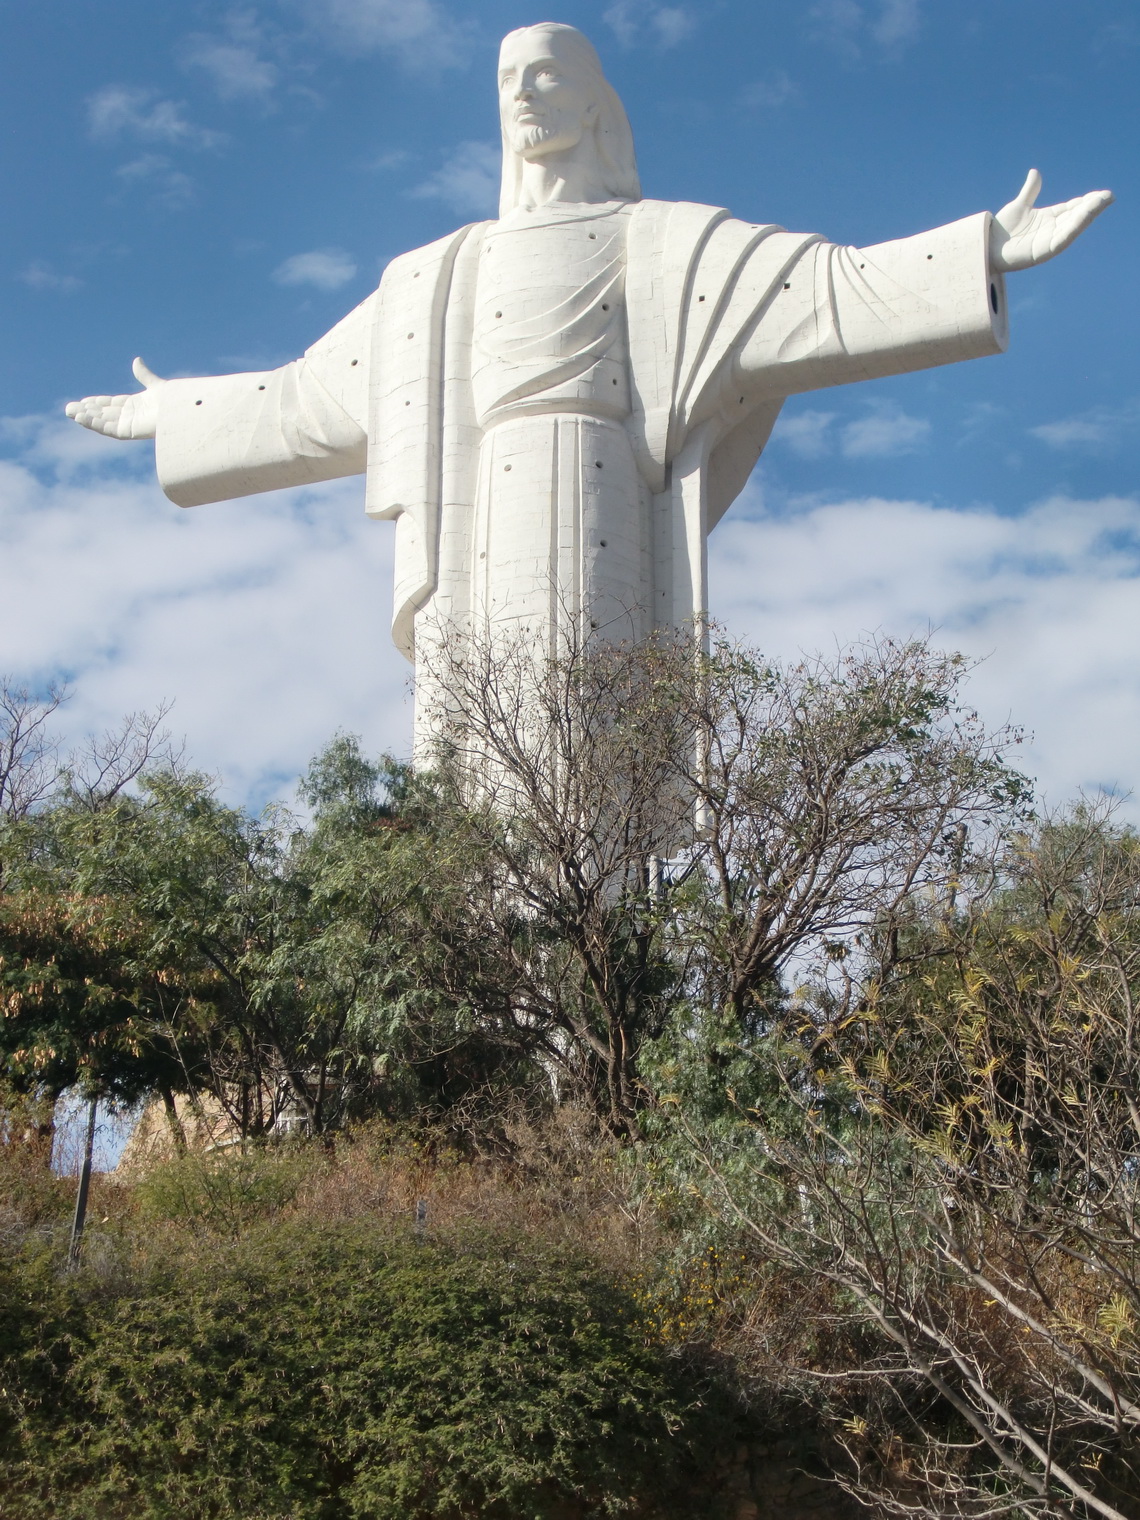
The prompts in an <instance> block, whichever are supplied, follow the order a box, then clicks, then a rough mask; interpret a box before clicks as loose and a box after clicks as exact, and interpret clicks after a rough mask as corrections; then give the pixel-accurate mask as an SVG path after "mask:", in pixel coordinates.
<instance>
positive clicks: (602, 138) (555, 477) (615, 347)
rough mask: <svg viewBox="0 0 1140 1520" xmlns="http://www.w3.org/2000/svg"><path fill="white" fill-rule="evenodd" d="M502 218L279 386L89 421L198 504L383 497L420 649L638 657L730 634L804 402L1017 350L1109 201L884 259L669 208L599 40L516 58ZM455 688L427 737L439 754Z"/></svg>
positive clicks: (418, 258) (443, 250)
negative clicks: (732, 571)
mask: <svg viewBox="0 0 1140 1520" xmlns="http://www.w3.org/2000/svg"><path fill="white" fill-rule="evenodd" d="M498 85H499V115H500V122H501V125H502V138H503V178H502V194H501V199H500V204H499V218H498V220H497V221H486V222H476V223H474V224H472V225H470V226H467V227H461V228H460V229H459V230H458V231H457V232H453V233H451V234H449V236H447V237H444V238H441V239H440V240H439V241H438V242H436V243H432V244H430V245H429V246H428V247H426V248H417V249H415V250H414V251H413V252H411V253H406V254H403V255H401V256H400V257H399V258H396V259H394V260H393V261H392V262H391V264H389V265H388V267H387V269H386V270H385V272H384V276H383V278H382V279H381V281H380V285H379V288H378V289H377V290H376V291H374V292H373V293H372V294H371V295H370V296H369V297H368V298H367V299H366V300H365V301H363V302H362V303H361V305H359V306H358V307H357V308H356V310H355V311H352V312H350V313H349V314H348V316H346V317H345V318H344V320H343V321H341V322H339V323H338V324H337V325H336V326H335V327H334V328H333V329H332V331H331V332H329V333H328V334H326V336H325V337H323V338H321V339H319V340H318V341H317V342H316V343H314V344H313V346H312V347H311V348H310V349H309V350H308V351H307V352H306V353H305V354H304V356H303V357H302V358H300V359H297V360H295V361H294V362H293V363H291V364H286V365H284V366H283V367H282V368H280V369H274V370H266V371H263V372H260V373H253V374H241V375H219V376H211V377H208V378H201V379H191V380H161V379H159V378H158V376H156V375H154V374H152V373H151V371H150V370H148V369H147V368H146V366H145V365H144V364H143V363H142V361H141V360H139V359H136V360H135V364H134V373H135V376H136V378H137V379H138V380H139V381H140V382H141V383H142V384H143V386H144V387H145V388H144V389H143V390H142V391H141V392H138V393H136V394H133V395H123V396H91V397H88V398H87V399H86V400H83V401H77V402H72V403H71V404H70V405H69V406H68V407H67V415H68V416H69V417H73V418H74V419H75V420H76V421H77V422H80V423H82V424H83V425H84V426H85V427H89V428H93V429H95V430H96V431H97V432H101V433H106V434H108V435H109V436H111V437H114V438H153V439H154V440H155V451H156V459H157V467H158V476H159V480H160V482H161V484H162V488H163V490H164V491H165V492H166V494H167V496H169V497H170V499H171V500H172V501H174V502H176V503H177V504H178V505H179V506H184V507H192V506H197V505H199V504H201V503H204V502H214V501H222V500H226V499H228V498H231V497H236V496H247V495H250V494H252V493H254V492H258V491H270V490H274V489H276V488H278V487H281V486H295V485H304V484H309V483H312V482H315V481H321V480H330V479H332V478H334V477H337V476H344V475H355V474H359V473H362V472H364V473H366V474H367V487H366V506H365V510H366V511H367V512H368V513H369V514H370V515H371V516H373V517H381V518H395V520H396V546H395V609H394V618H393V625H392V627H393V637H394V639H395V642H396V644H397V645H398V647H399V648H400V649H401V650H402V651H403V652H404V654H405V655H407V657H408V658H409V659H411V660H415V658H416V646H417V639H418V640H419V642H420V648H421V654H422V653H423V652H424V651H425V650H426V649H427V648H428V647H429V644H430V639H431V637H432V636H433V635H432V630H439V629H441V628H443V629H446V630H448V635H447V636H448V637H462V630H463V629H465V628H468V629H474V628H477V627H479V628H486V627H488V626H492V627H507V628H514V629H516V630H520V631H521V630H523V629H526V630H527V635H528V636H530V637H533V639H534V644H535V648H536V650H541V649H544V648H549V649H551V650H552V651H553V649H554V648H556V647H557V639H558V630H559V627H560V624H561V622H562V621H563V620H564V619H566V618H567V617H576V618H581V619H583V620H585V621H586V622H587V623H588V625H591V626H594V627H597V628H600V629H612V630H616V631H617V632H618V633H619V634H620V636H621V637H623V638H632V639H638V638H642V637H645V636H648V635H649V634H650V633H651V632H652V631H654V630H656V629H662V628H670V627H680V626H683V625H685V624H688V623H692V622H693V621H694V620H699V619H700V618H701V617H702V616H703V614H704V613H705V610H706V590H705V581H706V568H705V567H706V541H707V536H708V533H709V532H710V530H711V529H712V528H713V527H715V526H716V524H717V522H719V520H720V518H721V517H723V515H724V513H725V512H726V511H727V510H728V508H729V506H731V504H732V502H733V500H734V499H735V498H736V496H737V495H738V494H739V492H740V491H741V489H742V488H743V486H744V483H745V482H746V481H747V479H748V477H749V475H750V473H751V471H752V468H753V466H754V465H755V463H756V461H757V459H758V457H759V455H760V452H761V450H762V449H763V447H764V445H765V443H766V442H767V439H768V436H769V434H770V433H771V431H772V426H773V424H774V422H775V420H776V416H777V414H778V412H779V410H780V407H781V406H782V404H783V402H784V400H785V398H786V397H787V396H790V395H794V394H797V393H800V392H803V391H811V390H817V389H819V388H821V387H823V386H831V385H842V384H845V383H847V382H850V381H853V380H866V379H871V378H874V377H876V376H882V375H894V374H900V373H902V372H904V371H908V370H919V369H926V368H929V367H930V366H933V365H938V364H950V363H953V362H955V361H956V360H959V359H973V358H978V357H980V356H982V355H984V354H996V353H1000V352H1001V351H1002V350H1004V348H1005V347H1006V343H1007V337H1008V314H1007V305H1006V293H1005V276H1006V275H1007V274H1008V273H1010V272H1012V271H1015V270H1020V269H1027V268H1030V267H1031V266H1032V265H1034V264H1040V263H1043V262H1044V261H1045V260H1046V259H1049V258H1052V257H1053V256H1054V255H1055V254H1057V253H1059V252H1061V250H1062V249H1064V248H1065V247H1067V246H1068V244H1069V243H1071V242H1072V241H1073V239H1074V238H1075V237H1076V236H1077V235H1078V234H1079V233H1080V232H1081V231H1082V230H1083V229H1084V228H1085V227H1086V226H1087V225H1088V224H1089V222H1091V221H1092V219H1093V218H1094V217H1095V216H1096V215H1097V214H1098V213H1099V212H1100V211H1102V210H1103V209H1104V207H1105V206H1107V205H1108V204H1109V202H1110V201H1111V200H1112V196H1111V194H1110V193H1109V192H1108V191H1103V190H1102V191H1094V192H1092V193H1091V194H1088V195H1084V196H1080V197H1078V198H1076V199H1074V200H1071V201H1067V202H1065V203H1064V204H1063V205H1058V206H1049V207H1042V208H1036V207H1035V202H1036V198H1037V193H1038V190H1039V188H1040V183H1041V181H1040V176H1039V175H1038V174H1037V172H1036V171H1035V170H1034V171H1031V173H1030V174H1029V177H1028V179H1027V180H1026V182H1025V185H1024V187H1023V188H1022V190H1021V192H1020V194H1019V195H1018V196H1017V197H1016V199H1014V200H1012V201H1011V202H1010V203H1009V204H1008V205H1007V206H1004V207H1003V208H1002V210H1000V211H999V212H997V213H996V215H991V214H990V213H989V212H986V211H982V212H978V213H976V214H975V215H973V216H968V217H966V218H964V219H963V220H962V221H957V222H952V223H950V224H949V225H948V226H945V227H938V228H935V230H934V231H932V232H924V233H920V234H919V235H918V236H917V237H909V238H901V239H899V240H898V241H895V242H889V243H879V244H876V245H875V246H873V247H869V248H851V247H841V246H839V245H837V244H834V243H829V242H826V241H825V240H824V239H822V238H820V237H817V236H815V235H814V234H804V233H792V232H785V231H784V230H783V229H782V228H780V227H775V226H771V225H769V224H766V223H757V222H746V221H738V220H736V219H735V218H734V217H732V216H730V215H729V213H728V212H727V211H724V210H721V209H719V208H718V207H715V206H701V205H695V204H693V203H691V202H687V201H679V202H678V201H655V200H644V199H642V196H641V187H640V184H639V181H638V175H637V167H636V163H635V160H634V152H633V138H632V135H631V132H630V127H629V122H628V120H627V118H626V114H625V111H624V109H623V107H622V105H621V102H620V101H619V99H618V97H617V95H616V94H615V92H614V90H613V88H612V87H611V86H610V85H609V84H608V82H607V81H606V79H605V76H604V75H603V73H602V68H601V64H600V62H599V60H598V56H597V53H596V52H595V51H594V48H593V46H592V45H591V44H590V42H589V41H588V40H587V39H586V38H585V37H584V36H583V35H582V33H581V32H579V31H577V30H576V29H575V28H574V27H571V26H563V25H561V24H558V23H554V22H543V23H541V24H539V25H537V26H530V27H525V28H522V29H521V30H519V31H515V32H512V33H510V35H509V36H508V37H507V38H506V39H505V40H504V42H503V45H502V50H501V53H500V58H499V79H498ZM427 685H428V683H420V688H421V689H420V690H419V691H418V695H417V717H416V723H417V735H418V738H419V740H420V741H421V742H422V741H424V740H425V739H426V738H427V736H428V733H429V731H430V727H431V723H430V711H429V707H430V702H429V699H428V698H427V697H426V695H425V690H424V688H426V686H427Z"/></svg>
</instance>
